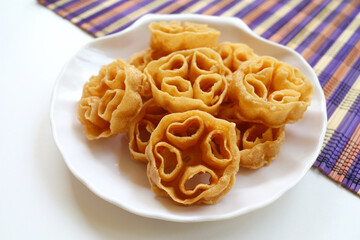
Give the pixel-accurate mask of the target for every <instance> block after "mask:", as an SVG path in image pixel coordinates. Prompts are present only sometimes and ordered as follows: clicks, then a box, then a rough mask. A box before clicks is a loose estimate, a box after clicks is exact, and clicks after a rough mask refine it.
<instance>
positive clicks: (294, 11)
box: [261, 1, 310, 38]
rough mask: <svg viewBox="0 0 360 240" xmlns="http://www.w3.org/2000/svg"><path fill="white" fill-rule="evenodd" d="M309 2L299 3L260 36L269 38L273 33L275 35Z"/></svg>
mask: <svg viewBox="0 0 360 240" xmlns="http://www.w3.org/2000/svg"><path fill="white" fill-rule="evenodd" d="M309 3H310V2H309V1H301V3H300V4H298V5H297V6H296V7H294V8H293V9H292V10H291V11H290V12H288V13H287V14H286V15H285V16H284V17H283V18H281V19H280V20H279V21H277V22H276V23H275V24H274V25H272V26H271V27H270V28H269V29H268V30H266V31H265V32H264V33H263V34H261V36H262V37H264V38H270V37H271V36H272V35H273V34H274V33H276V32H277V31H278V30H279V29H280V28H282V26H284V25H285V24H286V23H287V22H288V21H289V20H290V19H292V18H293V17H294V16H296V15H297V14H298V13H299V12H300V11H301V10H302V9H303V8H305V7H306V5H307V4H309Z"/></svg>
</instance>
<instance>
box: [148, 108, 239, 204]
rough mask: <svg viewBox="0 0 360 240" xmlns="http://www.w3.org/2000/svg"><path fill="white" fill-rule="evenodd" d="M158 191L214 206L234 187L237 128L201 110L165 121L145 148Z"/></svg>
mask: <svg viewBox="0 0 360 240" xmlns="http://www.w3.org/2000/svg"><path fill="white" fill-rule="evenodd" d="M146 157H147V158H148V159H149V162H148V166H147V173H148V178H149V181H150V183H151V186H152V189H153V191H154V192H155V193H156V194H158V195H160V196H166V197H170V198H171V199H172V200H173V201H175V202H177V203H179V204H183V205H191V204H200V203H203V204H215V203H216V202H218V201H219V200H220V198H221V197H222V196H224V195H225V194H226V193H227V192H228V191H229V190H230V189H231V187H232V186H233V185H234V183H235V174H236V173H237V171H238V168H239V161H240V153H239V150H238V148H237V146H236V133H235V124H233V123H230V122H227V121H225V120H222V119H217V118H215V117H213V116H212V115H210V114H208V113H206V112H203V111H199V110H193V111H187V112H182V113H172V114H169V115H167V116H165V117H163V118H162V120H161V121H160V123H159V125H158V126H157V127H156V129H155V130H154V131H153V133H152V134H151V137H150V141H149V145H148V146H147V148H146Z"/></svg>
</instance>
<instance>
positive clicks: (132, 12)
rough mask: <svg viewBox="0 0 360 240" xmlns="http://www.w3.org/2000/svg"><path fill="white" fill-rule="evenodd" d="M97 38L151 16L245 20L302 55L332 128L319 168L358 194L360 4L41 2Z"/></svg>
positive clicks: (318, 0) (337, 0)
mask: <svg viewBox="0 0 360 240" xmlns="http://www.w3.org/2000/svg"><path fill="white" fill-rule="evenodd" d="M39 2H40V3H41V4H42V5H44V6H46V7H47V8H49V9H50V10H53V11H54V12H56V13H57V14H59V15H60V16H62V17H64V18H66V19H68V20H69V21H71V22H72V23H74V24H76V25H77V26H79V27H80V28H82V29H84V30H85V31H87V32H88V33H90V34H91V35H93V36H95V37H100V36H104V35H107V34H111V33H114V32H118V31H121V30H123V29H125V28H126V27H128V26H130V25H131V24H132V23H133V22H134V21H136V19H138V18H139V17H141V16H143V15H144V14H147V13H166V14H175V13H198V14H208V15H217V16H235V17H238V18H241V19H242V20H243V21H244V22H245V23H246V24H248V25H249V27H250V28H251V29H252V30H253V31H254V32H255V33H256V34H258V35H261V36H262V37H265V38H267V39H270V40H271V41H275V42H278V43H281V44H283V45H286V46H288V47H290V48H292V49H294V50H295V51H297V52H298V53H300V54H301V55H302V56H303V57H304V58H305V59H306V60H307V61H308V62H309V63H310V65H311V66H312V67H313V68H314V70H315V72H316V74H317V76H318V77H319V80H320V84H321V86H322V87H323V90H324V93H325V98H326V101H327V114H328V128H327V132H326V136H325V142H324V144H323V149H322V151H321V153H320V155H319V157H318V158H317V160H316V162H315V164H314V167H317V168H319V169H320V170H321V171H322V172H323V173H325V174H326V175H328V176H329V177H330V178H331V179H333V180H335V181H336V182H339V183H341V184H342V185H343V186H344V187H345V188H348V189H350V190H351V191H353V192H355V193H357V194H358V195H360V14H359V13H360V1H359V0H353V1H349V0H345V1H341V0H332V1H331V0H314V1H309V0H307V1H303V0H292V1H289V0H279V1H275V0H270V1H265V0H246V1H234V0H223V1H219V0H215V1H214V0H212V1H204V0H203V1H198V0H196V1H195V0H172V1H159V0H145V1H139V0H133V1H124V0H39Z"/></svg>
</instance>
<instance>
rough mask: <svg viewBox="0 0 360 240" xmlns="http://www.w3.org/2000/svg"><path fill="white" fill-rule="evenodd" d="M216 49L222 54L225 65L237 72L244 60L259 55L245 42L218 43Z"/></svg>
mask: <svg viewBox="0 0 360 240" xmlns="http://www.w3.org/2000/svg"><path fill="white" fill-rule="evenodd" d="M216 51H217V52H218V53H219V54H220V56H221V58H222V60H223V61H224V64H225V66H226V67H228V68H229V69H230V70H231V71H232V72H235V71H236V70H237V69H238V68H239V66H240V65H241V64H242V63H243V62H245V61H248V60H252V59H256V58H258V57H259V56H258V55H256V54H255V53H254V51H253V50H252V49H251V48H250V47H249V46H248V45H246V44H243V43H231V42H223V43H221V44H219V45H218V47H217V49H216Z"/></svg>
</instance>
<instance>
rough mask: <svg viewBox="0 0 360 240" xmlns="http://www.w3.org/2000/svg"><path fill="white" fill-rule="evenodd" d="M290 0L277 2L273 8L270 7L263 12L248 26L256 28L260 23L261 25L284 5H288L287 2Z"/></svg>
mask: <svg viewBox="0 0 360 240" xmlns="http://www.w3.org/2000/svg"><path fill="white" fill-rule="evenodd" d="M288 1H289V0H284V1H280V2H277V3H275V4H274V5H273V6H272V7H271V8H269V9H268V10H266V11H265V12H264V13H263V14H261V16H259V17H258V18H256V19H255V20H254V21H252V22H251V23H250V24H249V25H248V26H249V27H250V28H251V29H255V28H256V27H257V26H258V25H260V24H261V23H262V22H264V21H265V20H266V19H268V18H269V17H271V16H272V15H274V14H276V12H277V10H279V9H280V8H281V7H282V6H284V5H286V3H287V2H288Z"/></svg>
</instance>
